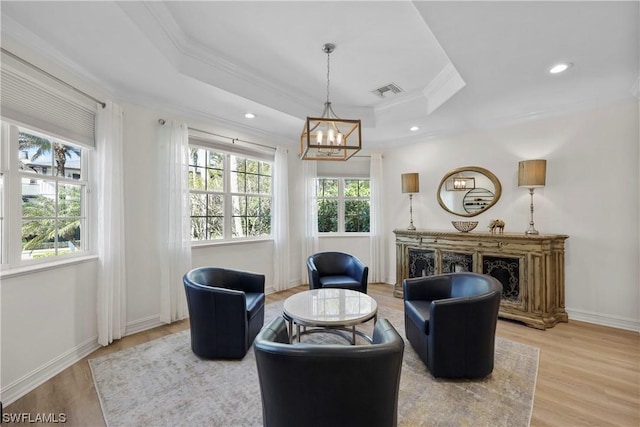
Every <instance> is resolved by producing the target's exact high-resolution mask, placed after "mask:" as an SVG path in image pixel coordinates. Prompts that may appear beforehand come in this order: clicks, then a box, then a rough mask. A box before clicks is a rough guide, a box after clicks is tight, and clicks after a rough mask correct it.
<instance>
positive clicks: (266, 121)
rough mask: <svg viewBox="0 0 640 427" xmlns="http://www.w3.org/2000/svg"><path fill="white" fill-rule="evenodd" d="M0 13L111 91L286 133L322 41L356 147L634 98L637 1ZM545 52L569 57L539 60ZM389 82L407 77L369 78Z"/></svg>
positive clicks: (216, 121) (271, 134)
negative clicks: (391, 90) (562, 64)
mask: <svg viewBox="0 0 640 427" xmlns="http://www.w3.org/2000/svg"><path fill="white" fill-rule="evenodd" d="M1 13H2V37H3V40H11V41H12V42H17V43H19V44H21V45H24V46H25V47H27V48H29V49H31V50H33V51H35V52H36V53H38V54H40V55H42V56H44V57H46V58H47V59H49V60H51V61H54V62H56V63H58V64H59V65H60V66H63V67H65V68H67V69H69V70H70V71H72V72H73V73H75V74H77V75H78V76H80V77H82V78H84V79H88V80H90V81H92V82H94V83H97V84H98V85H99V86H100V87H102V88H104V89H105V90H106V91H107V92H108V93H109V95H110V96H112V97H114V98H116V99H120V100H124V101H129V102H133V103H138V104H143V105H147V106H150V107H152V108H154V109H157V110H161V111H167V112H171V113H175V114H179V115H182V116H185V117H192V118H194V119H197V120H199V121H205V122H210V123H212V125H217V126H222V127H224V128H226V129H235V130H237V131H239V132H242V133H244V134H247V135H254V136H256V137H260V138H267V139H268V140H270V141H276V140H277V141H278V142H279V143H287V142H288V143H290V144H292V145H295V144H296V141H298V138H299V135H300V132H301V130H302V127H303V123H304V119H305V117H306V116H308V115H311V116H317V115H319V114H320V113H321V112H322V109H323V103H324V101H325V98H326V84H327V81H326V78H327V62H326V60H327V57H326V54H324V53H323V52H322V50H321V46H322V45H323V44H324V43H326V42H333V43H335V44H336V45H337V49H336V51H335V52H334V53H333V54H331V73H330V80H331V85H330V99H331V101H332V103H333V107H334V110H335V112H336V113H337V114H338V115H339V116H341V117H342V118H350V119H352V118H360V119H362V121H363V144H364V146H365V147H367V148H373V147H382V146H389V145H396V144H403V143H407V142H411V141H415V140H421V139H422V140H424V139H425V138H428V137H433V136H438V135H446V134H449V133H454V132H460V131H467V130H473V129H479V128H487V127H492V126H500V125H505V124H510V123H515V122H518V121H522V120H530V119H532V118H538V117H543V116H549V115H554V114H559V113H566V112H570V111H575V110H580V109H586V108H594V107H598V106H601V105H606V104H609V103H613V102H619V101H621V100H625V99H632V98H634V97H635V98H636V99H637V98H638V77H639V63H640V58H639V56H640V33H639V22H640V9H639V2H638V1H625V2H609V1H604V2H591V1H570V2H551V1H549V2H541V1H532V2H508V1H498V2H482V1H472V2H457V1H446V2H431V1H414V2H411V1H400V0H398V1H353V2H344V1H283V2H276V1H253V2H249V1H234V2H232V1H226V2H225V1H196V2H186V1H180V2H179V1H175V2H158V1H155V2H138V1H128V2H105V1H101V2H89V1H87V2H57V1H45V2H14V1H4V0H3V1H2V3H1ZM4 44H5V43H3V45H4ZM557 61H570V62H572V63H573V64H574V66H573V67H572V68H571V69H570V70H569V71H568V72H567V73H565V74H562V75H555V76H552V75H549V74H548V73H547V69H548V68H549V67H550V66H551V65H552V64H554V63H555V62H557ZM390 83H394V84H396V85H398V86H400V87H401V88H402V89H403V90H404V91H403V92H402V93H400V94H396V95H393V94H388V95H387V96H385V97H379V96H377V95H374V94H373V93H371V92H372V91H373V90H375V89H377V88H379V87H381V86H385V85H387V84H390ZM248 111H251V112H253V113H254V114H256V116H257V117H256V118H255V119H252V120H248V119H245V118H244V113H245V112H248ZM412 125H417V126H419V127H420V130H419V131H417V132H411V131H410V130H409V127H410V126H412Z"/></svg>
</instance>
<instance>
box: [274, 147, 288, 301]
mask: <svg viewBox="0 0 640 427" xmlns="http://www.w3.org/2000/svg"><path fill="white" fill-rule="evenodd" d="M272 218H273V220H272V226H273V235H274V238H275V241H274V246H275V248H274V249H275V254H274V261H275V266H274V269H273V270H274V278H273V286H274V288H275V290H276V291H283V290H285V289H287V288H288V287H289V168H288V159H287V149H286V148H284V147H277V148H276V155H275V161H274V174H273V216H272Z"/></svg>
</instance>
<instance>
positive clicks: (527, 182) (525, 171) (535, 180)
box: [518, 160, 547, 235]
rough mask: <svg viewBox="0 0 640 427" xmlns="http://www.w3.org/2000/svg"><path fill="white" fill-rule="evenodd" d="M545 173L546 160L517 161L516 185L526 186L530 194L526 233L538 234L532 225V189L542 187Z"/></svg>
mask: <svg viewBox="0 0 640 427" xmlns="http://www.w3.org/2000/svg"><path fill="white" fill-rule="evenodd" d="M546 175H547V161H546V160H523V161H521V162H519V163H518V187H526V188H528V189H529V194H530V195H531V221H530V222H529V229H528V230H527V231H525V234H527V235H535V234H539V233H538V230H536V229H535V227H534V225H533V191H534V189H535V188H536V187H544V184H545V178H546Z"/></svg>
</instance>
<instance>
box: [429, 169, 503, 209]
mask: <svg viewBox="0 0 640 427" xmlns="http://www.w3.org/2000/svg"><path fill="white" fill-rule="evenodd" d="M500 195H502V186H501V185H500V181H499V180H498V178H497V177H496V176H495V175H494V174H493V173H491V172H490V171H488V170H486V169H484V168H481V167H478V166H464V167H461V168H457V169H454V170H452V171H449V172H448V173H447V174H446V175H445V176H444V177H443V178H442V181H440V185H439V186H438V203H440V206H442V208H443V209H444V210H446V211H447V212H449V213H452V214H454V215H458V216H466V217H472V216H476V215H480V214H481V213H482V212H485V211H486V210H487V209H489V208H491V207H492V206H493V205H495V204H496V203H497V202H498V200H499V199H500Z"/></svg>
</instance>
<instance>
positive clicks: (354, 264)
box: [347, 257, 369, 286]
mask: <svg viewBox="0 0 640 427" xmlns="http://www.w3.org/2000/svg"><path fill="white" fill-rule="evenodd" d="M347 274H348V275H349V276H351V277H353V278H354V279H356V280H358V281H359V282H360V283H361V284H362V285H363V286H365V285H366V284H367V276H368V274H369V267H367V266H365V265H364V264H363V263H362V261H360V260H359V259H357V258H355V257H353V258H351V262H350V263H349V266H348V267H347Z"/></svg>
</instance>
